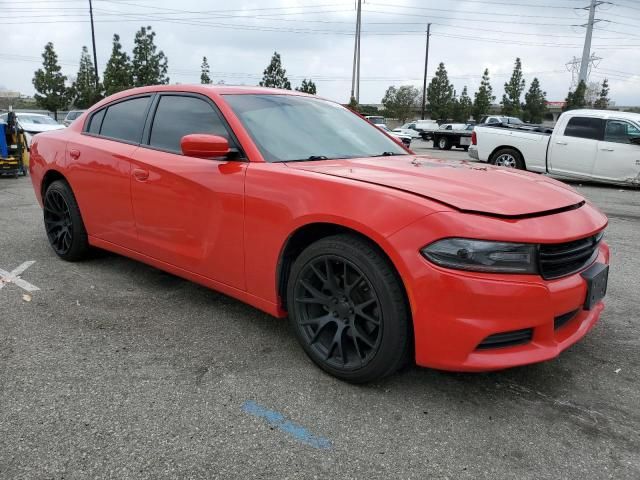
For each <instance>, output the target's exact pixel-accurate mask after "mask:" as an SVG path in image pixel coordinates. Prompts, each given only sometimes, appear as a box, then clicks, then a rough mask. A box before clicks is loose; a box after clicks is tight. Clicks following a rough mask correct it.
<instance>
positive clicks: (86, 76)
mask: <svg viewBox="0 0 640 480" xmlns="http://www.w3.org/2000/svg"><path fill="white" fill-rule="evenodd" d="M97 83H98V79H97V78H96V72H95V68H94V65H93V61H92V60H91V55H89V50H88V49H87V47H86V46H83V47H82V53H81V54H80V67H79V68H78V76H77V77H76V81H75V82H73V85H72V86H71V93H72V98H73V101H72V102H73V105H74V106H75V107H76V108H89V107H90V106H91V105H93V104H94V103H96V102H97V101H98V100H100V98H101V90H102V87H101V86H100V85H98V84H97Z"/></svg>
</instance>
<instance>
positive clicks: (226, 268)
mask: <svg viewBox="0 0 640 480" xmlns="http://www.w3.org/2000/svg"><path fill="white" fill-rule="evenodd" d="M153 110H155V112H152V118H153V120H152V122H151V124H150V130H149V132H147V133H146V137H147V138H146V139H145V142H144V143H146V144H147V145H142V146H141V148H140V149H138V150H137V151H136V153H135V154H134V159H133V162H132V171H131V195H132V201H133V209H134V215H135V221H136V228H137V232H138V242H139V244H140V251H141V252H142V253H144V254H145V255H148V256H150V257H153V258H155V259H157V260H161V261H163V262H166V263H169V264H171V265H175V266H177V267H180V268H182V269H185V270H188V271H190V272H193V273H197V274H200V275H203V276H205V277H208V278H211V279H214V280H216V281H219V282H221V283H225V284H227V285H230V286H233V287H236V288H241V289H243V288H244V254H243V252H244V238H243V237H244V235H243V221H244V177H245V171H246V167H247V163H245V162H243V161H242V160H228V159H221V160H208V159H201V158H193V157H187V156H185V155H183V154H182V153H181V150H180V139H181V138H182V137H183V136H184V135H187V134H191V133H208V134H213V135H221V136H225V137H227V138H228V139H229V142H230V146H231V147H236V145H235V144H234V140H233V137H232V135H231V134H230V132H229V130H228V128H227V126H226V123H225V122H224V120H223V119H222V116H221V114H220V113H219V111H218V110H217V108H215V106H214V105H213V103H212V102H211V100H209V99H207V98H204V97H200V96H198V95H192V94H161V95H159V96H158V98H157V102H156V104H155V105H154V106H153V107H152V111H153Z"/></svg>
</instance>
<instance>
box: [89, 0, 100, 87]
mask: <svg viewBox="0 0 640 480" xmlns="http://www.w3.org/2000/svg"><path fill="white" fill-rule="evenodd" d="M89 17H91V42H92V43H93V68H95V72H96V88H98V84H99V83H100V81H99V80H98V57H97V56H96V33H95V30H94V28H93V5H91V0H89Z"/></svg>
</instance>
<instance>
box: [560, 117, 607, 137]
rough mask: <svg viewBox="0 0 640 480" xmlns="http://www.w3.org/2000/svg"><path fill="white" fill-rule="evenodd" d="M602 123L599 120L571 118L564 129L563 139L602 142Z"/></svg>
mask: <svg viewBox="0 0 640 480" xmlns="http://www.w3.org/2000/svg"><path fill="white" fill-rule="evenodd" d="M603 127H604V121H603V120H602V119H601V118H590V117H573V118H572V119H570V120H569V123H567V127H566V128H565V129H564V135H565V137H578V138H590V139H592V140H602V136H603V130H604V128H603Z"/></svg>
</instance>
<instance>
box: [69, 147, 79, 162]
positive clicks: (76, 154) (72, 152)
mask: <svg viewBox="0 0 640 480" xmlns="http://www.w3.org/2000/svg"><path fill="white" fill-rule="evenodd" d="M69 156H70V157H71V158H73V159H74V160H77V159H78V158H79V157H80V150H75V149H73V150H69Z"/></svg>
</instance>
